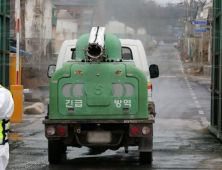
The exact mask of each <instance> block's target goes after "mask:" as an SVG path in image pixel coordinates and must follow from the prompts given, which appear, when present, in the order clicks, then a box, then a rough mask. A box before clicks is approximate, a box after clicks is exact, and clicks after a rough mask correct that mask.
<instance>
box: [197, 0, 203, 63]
mask: <svg viewBox="0 0 222 170" xmlns="http://www.w3.org/2000/svg"><path fill="white" fill-rule="evenodd" d="M200 13H201V0H198V19H200ZM198 55H199V54H198ZM200 63H201V64H202V63H203V33H201V48H200Z"/></svg>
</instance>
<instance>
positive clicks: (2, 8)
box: [0, 0, 10, 87]
mask: <svg viewBox="0 0 222 170" xmlns="http://www.w3.org/2000/svg"><path fill="white" fill-rule="evenodd" d="M9 37H10V0H0V84H1V85H3V86H5V87H8V86H9V65H10V52H9V44H10V40H9Z"/></svg>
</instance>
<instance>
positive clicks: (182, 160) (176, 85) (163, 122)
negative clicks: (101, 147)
mask: <svg viewBox="0 0 222 170" xmlns="http://www.w3.org/2000/svg"><path fill="white" fill-rule="evenodd" d="M178 56H179V54H178V52H177V50H176V49H174V48H173V47H172V45H165V46H161V47H158V49H157V51H156V52H155V53H153V55H152V56H150V57H149V58H148V60H149V64H157V65H158V66H159V69H160V77H159V78H157V79H153V80H152V84H153V100H154V102H155V104H156V112H157V116H156V123H155V125H154V150H153V164H152V165H140V164H139V154H138V152H137V148H136V147H132V148H130V150H129V153H128V154H125V152H124V149H123V148H121V149H119V150H117V151H110V150H108V151H106V152H104V153H93V152H91V151H90V150H89V149H88V148H86V147H83V148H79V149H78V148H71V147H69V148H68V150H67V157H66V158H64V161H63V163H62V164H61V165H49V163H48V160H47V159H48V158H47V140H46V139H45V137H44V127H43V125H42V124H41V120H42V118H41V117H40V118H38V119H36V121H34V122H33V123H32V124H28V125H27V126H25V127H23V126H20V127H19V126H15V125H14V126H13V125H12V127H13V128H14V132H13V133H14V134H13V135H14V140H15V141H14V142H12V144H11V147H10V163H9V166H8V168H7V169H8V170H13V169H16V170H19V169H22V170H23V169H24V170H36V169H40V170H61V169H62V170H70V169H78V170H91V169H101V170H104V169H106V170H108V169H109V170H118V169H121V170H123V169H135V170H143V169H219V168H221V167H222V143H221V142H220V141H219V140H217V138H216V137H215V136H213V135H212V134H211V133H210V132H209V130H208V129H207V126H208V125H209V119H210V92H209V91H208V90H207V88H205V86H202V85H199V84H198V83H196V82H194V81H193V80H192V79H191V78H190V77H189V76H187V75H185V74H184V73H183V66H182V64H181V61H180V59H179V57H178Z"/></svg>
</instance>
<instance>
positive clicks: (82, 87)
mask: <svg viewBox="0 0 222 170" xmlns="http://www.w3.org/2000/svg"><path fill="white" fill-rule="evenodd" d="M49 70H50V71H52V70H51V69H49ZM51 73H52V72H51ZM147 96H148V94H147V79H146V76H145V75H144V73H143V72H142V71H141V70H140V69H138V68H137V67H135V65H134V63H133V62H122V52H121V44H120V41H119V39H118V38H117V37H116V36H114V35H112V34H105V28H102V27H94V28H92V31H91V34H86V35H83V36H81V37H80V38H79V39H78V41H77V44H76V57H75V60H72V61H69V62H66V63H64V64H63V67H62V68H60V69H58V70H57V71H55V72H53V75H52V77H51V81H50V104H49V113H48V116H47V118H46V119H45V120H44V121H43V123H44V124H45V135H46V137H47V139H48V156H49V157H48V159H49V162H50V163H51V164H57V163H60V162H61V161H62V155H63V154H65V152H66V148H67V146H72V147H79V148H80V147H82V146H87V147H90V148H92V149H100V150H103V151H105V150H107V149H111V150H117V149H119V148H120V147H125V152H126V153H128V150H129V149H128V148H129V146H139V152H140V161H141V163H148V164H150V163H151V162H152V146H153V123H154V117H153V115H151V114H149V111H148V97H147Z"/></svg>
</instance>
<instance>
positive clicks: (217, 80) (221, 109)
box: [210, 0, 222, 140]
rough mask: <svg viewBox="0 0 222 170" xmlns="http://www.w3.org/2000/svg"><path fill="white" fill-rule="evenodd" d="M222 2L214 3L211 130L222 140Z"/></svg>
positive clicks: (216, 0)
mask: <svg viewBox="0 0 222 170" xmlns="http://www.w3.org/2000/svg"><path fill="white" fill-rule="evenodd" d="M221 5H222V2H221V0H214V1H213V15H214V18H213V19H214V20H213V57H212V92H211V99H212V100H211V126H210V130H211V131H212V132H213V133H214V134H215V135H216V136H217V137H218V138H220V139H221V140H222V100H221V97H222V56H221V54H222V53H221V51H222V37H221V36H222V34H221V31H222V15H221V8H222V6H221Z"/></svg>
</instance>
